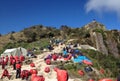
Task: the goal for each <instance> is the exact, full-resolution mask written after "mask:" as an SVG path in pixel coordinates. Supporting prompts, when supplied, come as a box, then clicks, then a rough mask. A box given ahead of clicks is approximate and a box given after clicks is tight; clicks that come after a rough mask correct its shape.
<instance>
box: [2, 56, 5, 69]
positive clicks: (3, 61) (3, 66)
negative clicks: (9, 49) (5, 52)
mask: <svg viewBox="0 0 120 81" xmlns="http://www.w3.org/2000/svg"><path fill="white" fill-rule="evenodd" d="M2 69H5V59H4V57H2Z"/></svg>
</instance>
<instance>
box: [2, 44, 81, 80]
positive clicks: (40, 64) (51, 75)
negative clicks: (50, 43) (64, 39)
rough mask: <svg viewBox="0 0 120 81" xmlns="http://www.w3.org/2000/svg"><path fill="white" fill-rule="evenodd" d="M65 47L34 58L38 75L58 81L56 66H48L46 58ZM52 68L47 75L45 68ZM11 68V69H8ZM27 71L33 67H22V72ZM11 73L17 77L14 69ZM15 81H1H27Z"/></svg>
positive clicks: (10, 70)
mask: <svg viewBox="0 0 120 81" xmlns="http://www.w3.org/2000/svg"><path fill="white" fill-rule="evenodd" d="M64 46H65V45H59V46H58V47H55V49H54V50H53V51H51V52H44V53H42V54H40V55H38V58H34V59H33V62H34V63H35V65H36V68H37V69H38V75H43V76H44V77H45V81H57V79H56V78H57V76H56V72H55V71H54V70H53V68H54V65H46V63H45V62H44V57H45V56H47V55H48V54H51V53H54V52H57V53H59V52H61V50H62V48H63V47H64ZM47 66H48V67H50V70H51V71H50V72H49V73H45V72H44V68H45V67H47ZM8 68H10V67H8ZM24 69H27V70H30V69H31V67H30V66H29V65H23V66H22V70H24ZM9 72H10V73H11V74H12V75H14V76H15V71H13V70H12V68H10V69H9ZM1 73H2V70H0V74H1ZM12 78H14V79H13V80H8V79H7V78H4V79H3V80H0V81H25V80H21V79H15V77H12ZM68 81H82V80H74V79H69V80H68Z"/></svg>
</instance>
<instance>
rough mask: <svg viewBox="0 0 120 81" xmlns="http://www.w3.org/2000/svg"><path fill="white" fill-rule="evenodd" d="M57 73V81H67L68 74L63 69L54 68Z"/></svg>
mask: <svg viewBox="0 0 120 81" xmlns="http://www.w3.org/2000/svg"><path fill="white" fill-rule="evenodd" d="M54 70H55V71H56V72H57V80H58V81H68V72H67V71H66V70H64V69H62V68H61V69H59V68H54Z"/></svg>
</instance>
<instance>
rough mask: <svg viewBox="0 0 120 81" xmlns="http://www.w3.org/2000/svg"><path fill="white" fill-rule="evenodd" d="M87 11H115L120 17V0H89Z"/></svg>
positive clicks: (86, 5)
mask: <svg viewBox="0 0 120 81" xmlns="http://www.w3.org/2000/svg"><path fill="white" fill-rule="evenodd" d="M85 8H86V12H90V11H95V12H98V13H103V12H115V13H116V14H117V15H118V16H119V17H120V0H88V2H87V3H86V4H85Z"/></svg>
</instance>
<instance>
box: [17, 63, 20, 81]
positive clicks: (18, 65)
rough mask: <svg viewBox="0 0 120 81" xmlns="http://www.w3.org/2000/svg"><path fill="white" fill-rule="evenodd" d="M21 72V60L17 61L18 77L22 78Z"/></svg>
mask: <svg viewBox="0 0 120 81" xmlns="http://www.w3.org/2000/svg"><path fill="white" fill-rule="evenodd" d="M20 74H21V64H20V62H17V63H16V79H17V78H20Z"/></svg>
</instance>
